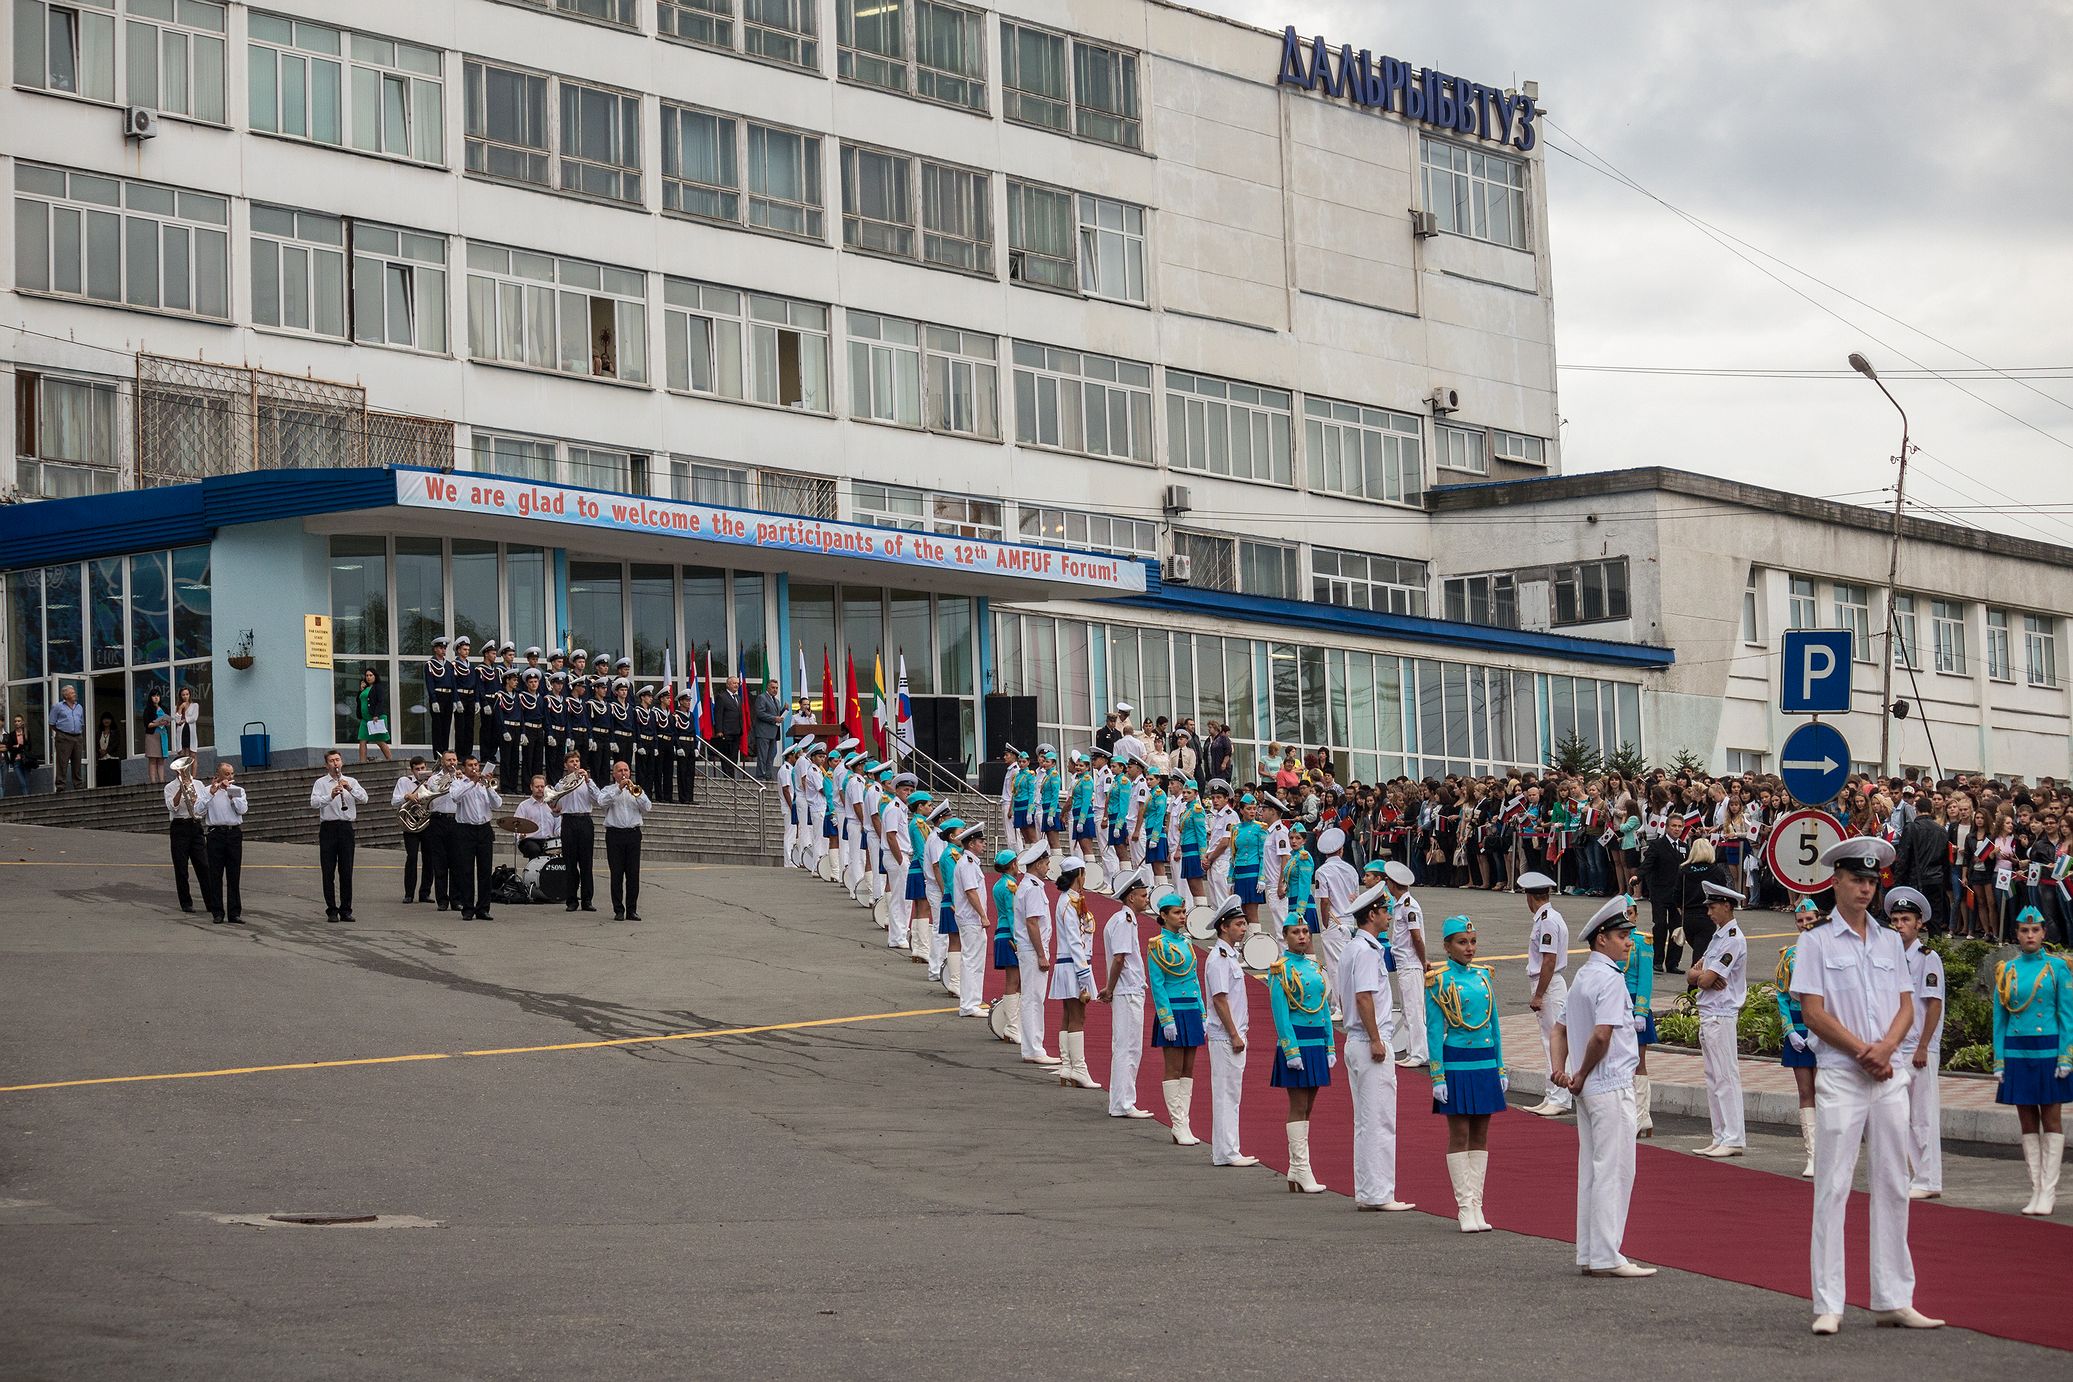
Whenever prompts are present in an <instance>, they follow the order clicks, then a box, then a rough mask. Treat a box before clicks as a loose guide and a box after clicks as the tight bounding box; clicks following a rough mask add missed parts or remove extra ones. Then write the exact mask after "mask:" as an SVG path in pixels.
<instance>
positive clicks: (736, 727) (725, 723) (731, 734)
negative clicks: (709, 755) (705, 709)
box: [712, 677, 741, 777]
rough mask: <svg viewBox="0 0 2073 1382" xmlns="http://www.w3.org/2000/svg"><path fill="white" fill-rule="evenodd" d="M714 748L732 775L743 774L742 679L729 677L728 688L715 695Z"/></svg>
mask: <svg viewBox="0 0 2073 1382" xmlns="http://www.w3.org/2000/svg"><path fill="white" fill-rule="evenodd" d="M712 744H713V748H714V750H715V751H716V752H717V753H718V754H719V756H720V762H721V764H722V765H723V766H724V767H725V770H726V771H727V772H728V773H729V774H731V775H732V776H735V777H739V776H740V775H741V680H740V678H738V677H729V678H727V686H726V689H725V690H723V691H721V692H719V694H717V695H715V696H714V697H713V739H712Z"/></svg>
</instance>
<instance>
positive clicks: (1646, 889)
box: [1641, 816, 1684, 974]
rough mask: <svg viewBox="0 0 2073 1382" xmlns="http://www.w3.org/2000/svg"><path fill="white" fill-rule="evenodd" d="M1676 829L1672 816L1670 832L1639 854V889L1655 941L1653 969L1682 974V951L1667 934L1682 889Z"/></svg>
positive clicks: (1681, 860)
mask: <svg viewBox="0 0 2073 1382" xmlns="http://www.w3.org/2000/svg"><path fill="white" fill-rule="evenodd" d="M1676 829H1677V820H1676V817H1674V816H1673V817H1671V821H1670V829H1668V830H1665V831H1663V832H1662V833H1660V834H1658V835H1657V836H1656V837H1655V838H1654V839H1652V840H1650V841H1649V842H1648V844H1647V845H1646V846H1645V847H1644V848H1643V849H1642V851H1641V890H1642V892H1643V893H1644V894H1645V895H1646V896H1647V898H1648V909H1649V923H1650V925H1649V931H1650V933H1651V936H1652V938H1653V940H1654V942H1655V963H1656V968H1657V969H1658V970H1660V971H1662V972H1663V973H1665V974H1680V973H1682V972H1683V971H1684V965H1683V959H1684V951H1683V949H1682V947H1680V946H1676V945H1673V944H1671V942H1670V935H1671V933H1672V932H1673V931H1675V930H1676V929H1677V925H1678V920H1679V917H1678V913H1679V902H1680V899H1681V898H1682V896H1683V891H1682V890H1683V886H1684V882H1683V879H1682V877H1681V876H1680V875H1681V872H1682V870H1683V868H1684V850H1683V848H1682V846H1680V845H1679V844H1678V842H1677V837H1676V835H1675V834H1674V833H1673V832H1674V831H1675V830H1676Z"/></svg>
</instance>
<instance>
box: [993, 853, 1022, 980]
mask: <svg viewBox="0 0 2073 1382" xmlns="http://www.w3.org/2000/svg"><path fill="white" fill-rule="evenodd" d="M1001 854H1002V855H1005V856H1006V857H1007V860H1008V863H1009V864H1012V863H1014V862H1015V854H1014V851H1013V850H1006V849H1004V850H1002V851H1001ZM994 866H995V867H996V868H998V869H1000V871H1001V876H1000V877H998V878H996V879H994V880H993V967H994V968H995V969H1020V968H1022V962H1021V961H1020V960H1018V959H1016V958H1015V880H1014V878H1013V876H1012V875H1010V874H1009V873H1008V871H1007V870H1008V865H1007V864H1003V863H1001V862H1000V858H999V857H998V856H996V858H995V859H994Z"/></svg>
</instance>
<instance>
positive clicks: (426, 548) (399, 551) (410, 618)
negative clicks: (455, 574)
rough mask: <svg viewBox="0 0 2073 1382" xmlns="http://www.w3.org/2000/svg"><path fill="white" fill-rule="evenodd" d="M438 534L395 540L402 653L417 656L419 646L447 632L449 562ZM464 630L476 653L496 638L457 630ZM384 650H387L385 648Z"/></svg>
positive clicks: (427, 645) (457, 633) (458, 634)
mask: <svg viewBox="0 0 2073 1382" xmlns="http://www.w3.org/2000/svg"><path fill="white" fill-rule="evenodd" d="M440 547H441V544H440V541H439V539H438V538H436V537H399V538H397V539H396V648H397V651H399V652H407V653H409V654H412V655H415V654H416V653H417V652H418V651H419V650H420V649H426V650H429V649H430V648H431V646H432V640H433V639H435V638H437V637H438V636H439V635H441V634H443V633H445V632H446V564H445V554H444V553H443V552H442V551H441V550H440ZM491 574H492V577H494V574H495V556H494V554H492V557H491ZM463 633H467V634H468V637H469V638H470V640H472V642H473V643H474V649H473V651H474V653H475V654H478V655H479V654H480V653H481V652H482V650H483V645H484V641H485V640H486V639H488V638H491V637H494V636H495V635H494V632H493V631H491V632H483V633H469V632H468V631H467V630H465V629H457V630H455V632H454V634H453V636H454V637H455V638H456V639H458V638H460V637H461V635H462V634H463ZM382 651H386V648H384V649H383V650H382Z"/></svg>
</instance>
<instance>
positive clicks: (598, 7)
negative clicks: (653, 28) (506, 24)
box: [519, 0, 638, 29]
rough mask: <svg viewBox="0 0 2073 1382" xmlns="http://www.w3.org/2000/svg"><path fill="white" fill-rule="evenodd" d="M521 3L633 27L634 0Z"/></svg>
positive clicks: (529, 0)
mask: <svg viewBox="0 0 2073 1382" xmlns="http://www.w3.org/2000/svg"><path fill="white" fill-rule="evenodd" d="M519 3H521V4H527V5H532V6H534V7H535V8H538V9H543V10H553V11H555V12H556V13H559V14H572V15H576V16H578V17H580V18H583V19H595V20H597V21H598V22H599V23H601V24H616V25H618V26H619V27H620V28H623V29H631V28H635V27H637V25H638V20H637V19H636V17H635V11H634V0H519Z"/></svg>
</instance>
